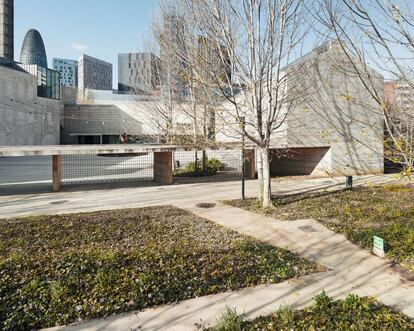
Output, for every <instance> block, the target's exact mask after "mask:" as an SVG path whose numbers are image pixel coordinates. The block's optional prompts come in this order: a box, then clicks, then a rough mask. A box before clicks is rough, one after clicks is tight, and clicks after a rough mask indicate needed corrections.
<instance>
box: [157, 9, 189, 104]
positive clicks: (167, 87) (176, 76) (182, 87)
mask: <svg viewBox="0 0 414 331" xmlns="http://www.w3.org/2000/svg"><path fill="white" fill-rule="evenodd" d="M184 36H185V28H184V23H183V19H182V18H181V17H180V16H178V15H164V17H163V30H162V33H161V40H160V57H161V65H162V71H161V90H162V91H163V93H167V91H168V92H172V94H173V96H174V97H175V98H177V99H182V98H185V97H187V96H188V82H187V81H186V80H185V79H183V77H185V74H184V73H185V71H186V70H187V65H186V63H184V62H183V60H182V58H181V57H180V56H177V53H181V54H182V55H184V54H185V53H186V46H185V41H184ZM171 45H174V48H176V49H172V48H171ZM178 51H179V52H178Z"/></svg>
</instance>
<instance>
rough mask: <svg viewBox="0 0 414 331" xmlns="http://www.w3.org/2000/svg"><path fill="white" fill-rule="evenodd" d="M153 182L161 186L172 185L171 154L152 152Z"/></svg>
mask: <svg viewBox="0 0 414 331" xmlns="http://www.w3.org/2000/svg"><path fill="white" fill-rule="evenodd" d="M154 181H155V182H156V183H158V184H162V185H171V184H173V157H172V152H154Z"/></svg>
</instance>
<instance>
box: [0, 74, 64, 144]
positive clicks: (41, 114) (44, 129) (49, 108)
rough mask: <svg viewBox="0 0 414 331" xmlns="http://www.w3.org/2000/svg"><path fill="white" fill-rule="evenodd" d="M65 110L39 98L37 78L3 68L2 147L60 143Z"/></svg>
mask: <svg viewBox="0 0 414 331" xmlns="http://www.w3.org/2000/svg"><path fill="white" fill-rule="evenodd" d="M62 109H63V106H62V105H61V103H60V101H59V100H51V99H44V98H39V97H37V77H35V76H33V75H29V74H27V73H24V72H21V71H18V70H13V69H10V68H7V67H4V66H0V146H15V145H57V144H59V140H60V135H59V126H60V123H59V122H60V112H61V111H62Z"/></svg>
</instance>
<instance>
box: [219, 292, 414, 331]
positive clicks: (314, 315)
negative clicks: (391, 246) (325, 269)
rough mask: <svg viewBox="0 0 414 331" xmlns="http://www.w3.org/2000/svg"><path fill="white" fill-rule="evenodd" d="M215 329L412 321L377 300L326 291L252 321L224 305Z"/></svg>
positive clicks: (394, 325) (383, 326)
mask: <svg viewBox="0 0 414 331" xmlns="http://www.w3.org/2000/svg"><path fill="white" fill-rule="evenodd" d="M218 322H219V323H218V326H217V327H216V328H215V329H214V330H216V331H233V330H238V331H254V330H261V331H265V330H267V331H276V330H278V331H279V330H332V331H337V330H361V331H362V330H364V331H365V330H400V331H402V330H414V321H413V320H412V319H410V318H408V317H407V316H405V315H404V314H402V313H400V312H398V311H395V310H393V309H391V308H389V307H386V306H384V305H383V304H381V303H379V302H378V301H376V300H375V299H374V298H368V297H365V298H361V297H358V296H356V295H352V294H351V295H349V296H348V297H347V298H346V299H344V300H336V301H335V300H333V299H332V298H330V297H329V296H327V295H326V294H325V293H321V294H320V295H318V296H316V297H315V300H314V303H313V304H312V305H311V306H309V307H307V308H305V309H302V310H291V309H289V308H288V307H284V308H281V309H279V311H277V312H275V313H274V314H272V315H271V316H266V317H259V318H257V319H254V320H252V321H248V320H246V318H245V317H244V316H243V315H238V314H237V312H236V311H235V310H234V309H231V308H227V309H226V311H225V312H224V313H223V315H222V316H221V317H220V318H219V320H218Z"/></svg>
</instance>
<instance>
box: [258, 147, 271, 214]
mask: <svg viewBox="0 0 414 331" xmlns="http://www.w3.org/2000/svg"><path fill="white" fill-rule="evenodd" d="M261 154H262V163H263V186H262V187H263V189H262V190H263V200H262V201H263V208H269V207H270V206H271V205H272V191H271V186H270V159H269V150H268V149H267V148H262V149H261Z"/></svg>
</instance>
